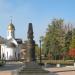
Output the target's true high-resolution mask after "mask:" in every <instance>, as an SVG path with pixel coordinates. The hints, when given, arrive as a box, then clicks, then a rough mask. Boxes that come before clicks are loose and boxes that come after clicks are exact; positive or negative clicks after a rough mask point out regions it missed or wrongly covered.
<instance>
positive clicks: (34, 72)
mask: <svg viewBox="0 0 75 75" xmlns="http://www.w3.org/2000/svg"><path fill="white" fill-rule="evenodd" d="M18 75H50V73H49V71H46V70H44V69H43V68H41V66H39V65H38V64H36V63H35V62H30V63H25V67H24V68H23V69H22V70H21V71H20V72H19V74H18Z"/></svg>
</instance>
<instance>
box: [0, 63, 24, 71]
mask: <svg viewBox="0 0 75 75" xmlns="http://www.w3.org/2000/svg"><path fill="white" fill-rule="evenodd" d="M23 65H24V64H20V63H18V64H9V63H7V64H5V65H4V66H0V71H8V70H16V69H19V68H20V67H22V66H23Z"/></svg>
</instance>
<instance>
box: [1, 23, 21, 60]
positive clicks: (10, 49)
mask: <svg viewBox="0 0 75 75" xmlns="http://www.w3.org/2000/svg"><path fill="white" fill-rule="evenodd" d="M0 45H1V51H0V52H1V59H4V60H16V59H20V51H21V45H22V40H21V39H18V38H15V27H14V25H13V24H12V22H11V23H10V24H9V25H8V30H7V38H4V39H3V40H2V43H1V44H0Z"/></svg>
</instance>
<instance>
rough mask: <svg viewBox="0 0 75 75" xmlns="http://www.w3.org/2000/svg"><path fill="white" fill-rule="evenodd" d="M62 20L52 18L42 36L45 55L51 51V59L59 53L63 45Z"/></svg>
mask: <svg viewBox="0 0 75 75" xmlns="http://www.w3.org/2000/svg"><path fill="white" fill-rule="evenodd" d="M63 25H64V21H63V20H62V19H53V21H52V22H51V24H49V25H48V28H47V32H46V35H45V37H44V38H43V49H44V50H45V55H46V56H47V55H48V53H51V54H52V56H53V59H56V58H57V56H59V55H60V51H61V49H62V47H63V46H64V30H63Z"/></svg>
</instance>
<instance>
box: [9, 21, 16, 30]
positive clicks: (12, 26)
mask: <svg viewBox="0 0 75 75" xmlns="http://www.w3.org/2000/svg"><path fill="white" fill-rule="evenodd" d="M8 30H15V27H14V25H13V24H12V22H11V23H10V24H9V25H8Z"/></svg>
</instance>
